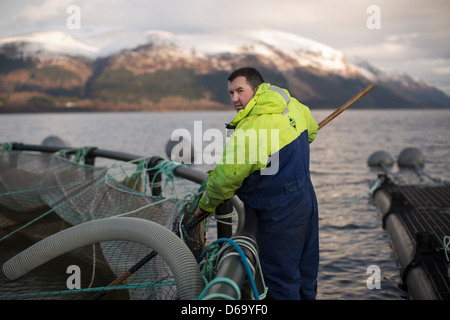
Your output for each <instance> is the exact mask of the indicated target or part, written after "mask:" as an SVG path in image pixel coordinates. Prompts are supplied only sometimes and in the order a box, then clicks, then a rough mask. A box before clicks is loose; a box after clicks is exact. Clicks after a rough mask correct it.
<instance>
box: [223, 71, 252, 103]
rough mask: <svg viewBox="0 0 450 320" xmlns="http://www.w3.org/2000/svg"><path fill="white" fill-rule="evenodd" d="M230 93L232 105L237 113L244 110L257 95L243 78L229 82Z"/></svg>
mask: <svg viewBox="0 0 450 320" xmlns="http://www.w3.org/2000/svg"><path fill="white" fill-rule="evenodd" d="M228 92H229V93H230V96H231V103H232V104H233V106H234V108H235V109H236V111H237V112H239V111H241V110H242V109H244V108H245V106H246V105H247V103H249V101H250V100H251V99H252V98H253V95H254V94H255V91H254V90H253V89H252V87H251V86H250V85H249V84H248V83H247V79H246V78H245V77H243V76H239V77H237V78H235V79H234V80H233V81H228Z"/></svg>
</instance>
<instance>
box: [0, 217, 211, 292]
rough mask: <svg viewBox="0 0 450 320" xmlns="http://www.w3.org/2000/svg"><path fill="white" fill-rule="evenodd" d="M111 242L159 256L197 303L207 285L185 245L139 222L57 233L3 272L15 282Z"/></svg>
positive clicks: (110, 221) (107, 222)
mask: <svg viewBox="0 0 450 320" xmlns="http://www.w3.org/2000/svg"><path fill="white" fill-rule="evenodd" d="M112 240H124V241H135V242H139V243H142V244H144V245H147V246H148V247H150V248H152V249H153V250H155V251H156V252H158V254H160V255H161V256H162V257H163V258H164V260H165V261H166V262H167V264H168V265H169V267H170V269H171V270H172V272H173V275H174V277H175V282H176V285H177V291H178V296H179V298H180V299H181V300H193V299H196V298H197V297H198V296H199V295H200V293H201V292H202V290H203V287H204V281H203V279H202V276H201V274H200V269H199V266H198V263H197V261H196V259H195V257H194V255H193V254H192V252H191V251H190V250H189V248H188V247H187V246H186V244H185V243H184V242H183V241H182V240H181V239H180V238H178V237H177V236H176V235H175V234H174V233H173V232H171V231H170V230H169V229H167V228H165V227H164V226H162V225H159V224H157V223H155V222H152V221H149V220H145V219H140V218H130V217H120V218H117V217H116V218H106V219H99V220H94V221H90V222H86V223H83V224H79V225H76V226H74V227H72V228H69V229H66V230H64V231H61V232H58V233H56V234H54V235H52V236H50V237H48V238H46V239H44V240H41V241H39V242H38V243H36V244H34V245H33V246H31V247H29V248H28V249H26V250H24V251H22V252H21V253H19V254H17V255H16V256H14V257H12V258H11V259H9V260H8V261H6V262H5V263H4V264H3V272H4V274H5V275H6V276H7V277H8V278H9V279H11V280H14V279H17V278H19V277H21V276H23V275H25V274H26V273H28V272H29V271H31V270H33V269H34V268H37V267H38V266H40V265H42V264H44V263H45V262H47V261H49V260H51V259H53V258H56V257H58V256H60V255H62V254H64V253H67V252H70V251H72V250H74V249H77V248H80V247H83V246H87V245H90V244H93V243H97V242H101V241H112Z"/></svg>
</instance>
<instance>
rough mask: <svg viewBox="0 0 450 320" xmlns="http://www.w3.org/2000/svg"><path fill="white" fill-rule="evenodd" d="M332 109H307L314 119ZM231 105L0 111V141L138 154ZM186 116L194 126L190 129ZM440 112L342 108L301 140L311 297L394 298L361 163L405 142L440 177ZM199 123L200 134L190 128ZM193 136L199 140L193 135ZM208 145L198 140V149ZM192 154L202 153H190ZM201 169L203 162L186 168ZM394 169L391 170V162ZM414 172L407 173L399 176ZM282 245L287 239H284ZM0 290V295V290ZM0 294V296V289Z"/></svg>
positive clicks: (391, 257)
mask: <svg viewBox="0 0 450 320" xmlns="http://www.w3.org/2000/svg"><path fill="white" fill-rule="evenodd" d="M331 112H332V110H312V114H313V117H314V118H315V119H316V121H317V122H320V121H321V120H323V119H325V118H326V117H327V116H328V115H329V114H330V113H331ZM234 114H235V113H234V111H216V112H214V111H212V112H175V113H164V112H155V113H57V114H56V113H54V114H47V113H45V114H1V115H0V143H3V142H22V143H24V144H40V143H41V142H42V141H43V140H44V139H45V138H46V137H48V136H51V135H54V136H58V137H60V138H61V139H63V140H65V141H66V142H67V143H68V144H69V145H70V146H73V147H81V146H96V147H98V148H100V149H106V150H114V151H122V152H127V153H131V154H136V155H142V156H153V155H160V156H163V157H165V158H167V156H166V152H165V147H166V144H167V142H168V141H169V140H170V138H171V135H172V133H173V132H174V131H175V130H177V129H186V130H187V131H189V133H190V138H191V139H192V140H194V139H196V137H195V135H197V139H199V137H198V134H199V132H200V135H203V134H204V133H205V132H206V131H207V130H208V129H219V130H220V131H221V132H222V133H223V134H224V136H225V129H224V124H225V123H227V122H230V121H231V120H232V118H233V116H234ZM194 122H196V126H197V131H196V130H194ZM449 123H450V110H426V111H425V110H347V111H345V112H344V113H342V114H341V115H340V116H339V117H337V118H336V119H334V120H333V121H332V122H330V123H329V124H327V125H326V126H325V127H324V128H322V129H321V130H320V131H319V134H318V136H317V138H316V140H315V141H314V142H313V143H312V145H311V173H312V180H313V184H314V186H315V188H316V193H317V198H318V202H319V217H320V269H319V279H318V296H317V298H318V299H323V300H328V299H333V300H347V299H356V300H367V299H375V300H402V299H405V298H406V294H405V292H404V291H402V290H401V289H400V288H399V287H398V284H399V281H400V277H399V272H400V270H399V266H398V264H397V260H396V256H395V252H394V250H393V248H392V246H391V244H390V241H389V237H388V234H387V233H386V232H385V231H384V230H383V229H382V226H381V221H380V214H379V211H378V209H377V208H376V206H375V205H374V204H373V202H372V201H371V198H370V196H369V195H368V194H367V193H368V191H369V189H370V187H371V186H372V185H373V184H374V182H375V181H376V179H377V173H379V172H380V171H377V170H375V169H373V168H369V167H368V165H367V159H368V158H369V157H370V155H371V154H372V153H374V152H375V151H379V150H384V151H386V152H388V153H390V154H391V155H392V157H393V158H394V160H395V159H396V158H397V156H398V154H399V153H400V152H401V151H402V150H403V149H405V148H407V147H414V148H418V149H419V150H420V151H421V152H422V153H423V154H424V156H425V168H424V171H425V172H426V173H427V174H428V175H429V176H432V177H436V178H440V179H443V180H447V181H448V180H450V161H449V155H450V129H449ZM199 124H200V125H201V130H200V131H199V127H198V126H199ZM200 138H202V137H200ZM205 143H206V145H207V144H208V143H209V142H207V141H206V142H204V144H203V146H202V147H201V148H204V146H205ZM195 151H196V154H197V153H199V152H200V153H201V151H202V150H195ZM194 167H195V168H197V169H199V170H207V169H209V168H211V165H204V164H200V165H196V166H194ZM391 171H392V172H393V173H394V174H401V172H400V170H399V169H398V167H397V166H396V165H394V166H393V167H392V168H391ZM405 174H407V175H409V176H411V175H412V176H415V177H418V176H417V175H416V174H415V173H414V172H412V173H411V172H408V173H405ZM286 245H289V244H286ZM371 266H377V267H378V268H379V270H380V275H381V282H380V285H381V286H380V289H377V288H373V289H370V288H369V286H368V285H367V280H368V278H369V277H370V276H371V275H372V271H371V270H373V269H372V267H371ZM3 294H4V293H3ZM3 294H2V295H3Z"/></svg>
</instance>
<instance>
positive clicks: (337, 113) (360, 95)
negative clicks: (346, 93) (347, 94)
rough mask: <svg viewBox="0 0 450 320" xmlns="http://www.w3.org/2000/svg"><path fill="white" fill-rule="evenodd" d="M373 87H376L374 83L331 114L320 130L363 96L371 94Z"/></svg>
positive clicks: (321, 123)
mask: <svg viewBox="0 0 450 320" xmlns="http://www.w3.org/2000/svg"><path fill="white" fill-rule="evenodd" d="M373 87H375V85H374V84H373V83H371V84H370V85H368V86H367V87H366V88H365V89H364V90H362V91H361V92H360V93H358V94H357V95H356V96H354V97H353V98H351V99H350V100H348V101H347V102H346V103H345V104H344V105H343V106H341V107H340V108H338V109H336V110H335V111H334V112H333V113H332V114H330V115H329V116H328V117H326V118H325V119H324V120H322V122H320V123H319V129H321V128H322V127H324V126H325V125H326V124H327V123H328V122H330V121H331V120H333V119H334V118H336V117H337V116H338V115H340V114H341V113H342V112H344V110H345V109H347V108H348V107H350V106H351V105H352V104H354V103H355V102H356V101H358V100H359V99H361V97H362V96H363V95H365V94H366V93H367V92H369V91H370V90H372V88H373Z"/></svg>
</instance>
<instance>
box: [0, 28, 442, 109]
mask: <svg viewBox="0 0 450 320" xmlns="http://www.w3.org/2000/svg"><path fill="white" fill-rule="evenodd" d="M245 65H253V66H256V67H257V68H259V69H260V70H261V71H262V72H263V74H264V75H265V77H266V81H268V82H272V83H274V84H277V85H280V86H283V87H286V88H288V89H289V90H290V92H291V94H293V95H294V96H296V97H298V98H299V100H301V101H302V102H304V103H305V104H308V105H309V106H310V107H311V108H314V107H316V108H321V107H329V108H334V107H336V106H338V105H339V104H342V103H343V102H345V101H346V100H348V99H349V98H350V97H351V96H353V95H354V94H356V93H357V92H358V91H359V90H361V89H362V88H364V87H365V86H366V85H367V84H369V83H370V82H374V83H375V84H376V89H374V90H373V92H372V93H371V94H370V95H368V96H367V97H365V98H364V101H361V103H358V105H355V107H358V106H359V107H376V108H396V107H430V106H431V107H449V106H450V103H449V101H450V98H449V97H448V96H446V95H445V94H444V93H442V92H441V91H439V90H437V89H435V88H433V87H431V86H429V85H428V84H426V83H425V82H423V81H421V80H420V79H416V78H413V77H411V76H408V75H399V74H395V73H393V72H390V71H389V70H383V69H381V68H377V67H374V66H372V65H370V64H369V63H368V62H366V61H352V62H351V61H349V60H348V59H347V58H346V57H345V56H344V54H343V53H342V52H340V51H338V50H335V49H333V48H331V47H329V46H326V45H324V44H321V43H318V42H316V41H313V40H311V39H307V38H304V37H301V36H299V35H296V34H292V33H286V32H280V31H276V30H247V31H239V32H226V33H225V32H216V33H209V34H173V33H169V32H165V31H158V30H153V31H148V32H116V33H109V34H104V35H98V36H95V37H90V38H85V39H74V38H73V37H71V36H69V35H67V34H65V33H62V32H56V31H54V32H41V33H33V34H28V35H23V36H17V37H9V38H3V39H0V74H1V78H0V106H2V104H3V106H10V105H12V103H11V102H14V101H21V103H22V105H24V106H25V105H26V104H27V103H28V102H30V100H31V102H32V104H33V103H34V105H39V104H41V105H42V104H46V103H47V104H52V105H53V106H55V107H57V106H59V105H61V104H62V105H66V106H67V103H68V102H70V103H69V104H70V105H78V106H94V105H96V106H100V105H102V106H103V107H104V108H116V109H122V108H133V109H137V110H142V109H145V110H151V109H165V108H167V107H168V106H169V105H170V106H172V107H174V108H177V109H179V108H183V107H187V108H201V107H204V108H210V107H211V106H212V105H214V106H216V107H218V106H220V105H222V104H227V103H228V98H227V96H226V92H224V91H226V90H225V89H224V88H225V85H226V83H225V82H226V80H225V79H226V75H227V74H228V73H229V72H230V71H232V70H233V69H235V68H238V67H241V66H245ZM2 96H3V98H2ZM11 96H12V97H13V99H12V101H10V100H11ZM18 96H20V97H22V99H20V98H17V97H18ZM14 97H16V98H15V100H14ZM24 97H26V98H24ZM27 99H28V100H27ZM175 104H176V105H177V106H175Z"/></svg>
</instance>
